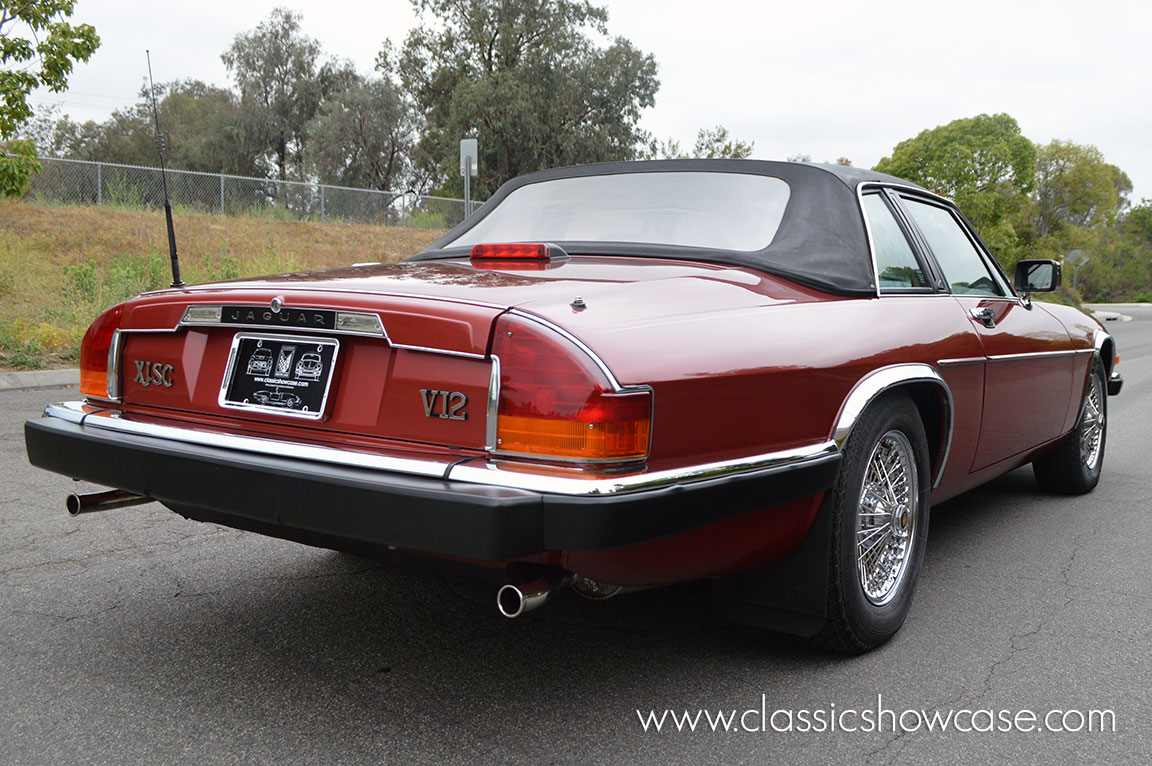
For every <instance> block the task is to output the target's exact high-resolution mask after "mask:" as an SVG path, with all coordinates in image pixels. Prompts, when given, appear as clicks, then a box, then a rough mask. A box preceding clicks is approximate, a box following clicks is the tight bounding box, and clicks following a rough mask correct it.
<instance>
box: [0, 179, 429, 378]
mask: <svg viewBox="0 0 1152 766" xmlns="http://www.w3.org/2000/svg"><path fill="white" fill-rule="evenodd" d="M175 227H176V242H177V247H178V249H179V252H180V267H181V271H182V276H183V278H184V281H186V282H189V283H197V282H209V281H212V280H216V279H232V278H236V277H247V276H257V275H260V274H274V273H281V272H285V271H296V270H302V269H313V268H325V267H331V266H346V265H348V264H351V263H356V262H358V261H382V262H389V261H398V260H400V259H402V258H405V257H407V256H409V255H412V254H413V253H416V252H418V251H419V250H421V249H423V248H424V247H425V246H426V245H428V244H430V243H431V242H433V241H434V240H435V239H436V238H437V237H439V236H440V234H442V233H443V232H440V231H430V230H426V229H407V228H394V227H387V226H368V225H354V224H343V223H313V222H301V221H274V220H265V219H259V218H233V217H226V216H218V215H203V214H195V213H178V214H177V215H176V218H175ZM169 281H171V274H170V272H169V267H168V240H167V234H166V230H165V224H164V214H163V212H162V211H147V210H123V209H113V208H106V207H104V208H98V207H64V206H60V207H57V206H42V205H33V204H25V203H23V202H19V201H13V200H0V370H12V369H41V368H43V367H67V366H74V365H75V363H76V360H77V358H78V354H79V348H80V339H81V338H82V337H83V335H84V330H85V329H87V326H88V324H89V323H90V322H91V321H92V319H93V318H94V317H95V316H96V314H98V313H99V312H100V311H102V310H103V309H104V308H107V307H108V306H110V305H112V304H114V303H116V302H118V301H121V300H124V299H126V298H128V297H131V296H132V295H135V294H137V293H139V292H143V291H145V290H153V289H157V288H160V287H164V286H166V285H167V284H168V282H169Z"/></svg>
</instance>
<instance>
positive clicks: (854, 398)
mask: <svg viewBox="0 0 1152 766" xmlns="http://www.w3.org/2000/svg"><path fill="white" fill-rule="evenodd" d="M908 383H931V384H933V385H935V386H937V387H939V389H940V390H941V391H942V392H943V394H944V409H945V433H944V439H943V445H942V446H941V449H940V460H939V462H938V465H937V467H936V471H935V474H934V476H933V477H932V488H933V489H935V488H936V487H938V486H940V481H941V479H943V478H944V468H945V466H946V465H947V464H948V453H949V452H950V451H951V449H952V431H953V426H954V423H953V409H954V405H953V401H952V390H951V389H950V388H949V387H948V384H947V383H946V382H945V381H944V378H943V377H941V376H940V373H939V372H937V371H936V369H935V368H933V367H931V366H930V365H927V364H919V363H917V364H895V365H892V366H890V367H881V368H880V369H878V370H873V371H872V372H870V373H868V374H867V375H865V376H864V377H863V378H861V379H860V380H859V381H858V382H857V383H856V385H855V386H854V387H853V388H852V391H851V392H850V393H849V394H848V398H847V399H845V400H844V404H843V405H842V406H841V407H840V414H839V415H837V417H836V425H835V427H834V428H833V430H832V442H833V443H834V444H835V445H836V446H837V447H839V448H840V449H844V443H845V442H846V441H847V440H848V436H849V435H850V434H851V433H852V429H853V428H854V427H855V425H856V423H857V421H859V420H860V416H861V415H862V414H863V413H864V410H865V409H867V407H868V405H869V404H871V403H872V402H873V401H874V400H875V399H876V398H877V397H878V396H880V395H881V394H883V393H884V392H885V391H888V390H890V389H893V388H896V387H897V386H902V385H906V384H908Z"/></svg>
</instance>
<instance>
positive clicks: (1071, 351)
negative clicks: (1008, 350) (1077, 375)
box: [988, 348, 1096, 362]
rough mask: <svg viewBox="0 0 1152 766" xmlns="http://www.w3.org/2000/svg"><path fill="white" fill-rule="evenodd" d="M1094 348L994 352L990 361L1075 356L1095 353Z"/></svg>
mask: <svg viewBox="0 0 1152 766" xmlns="http://www.w3.org/2000/svg"><path fill="white" fill-rule="evenodd" d="M1094 353H1096V349H1094V348H1077V349H1065V350H1063V351H1030V352H1027V353H1023V354H993V355H992V356H989V357H988V361H989V362H1010V361H1014V360H1017V359H1043V358H1045V357H1057V356H1075V355H1076V354H1094Z"/></svg>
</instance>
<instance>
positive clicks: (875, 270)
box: [856, 182, 881, 298]
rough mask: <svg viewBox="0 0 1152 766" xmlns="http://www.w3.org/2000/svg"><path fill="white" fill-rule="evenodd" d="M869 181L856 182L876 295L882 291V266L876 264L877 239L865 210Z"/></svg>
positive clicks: (878, 295) (857, 201)
mask: <svg viewBox="0 0 1152 766" xmlns="http://www.w3.org/2000/svg"><path fill="white" fill-rule="evenodd" d="M866 186H868V184H867V183H863V182H862V183H858V184H856V204H857V206H858V207H859V209H860V217H861V218H863V219H864V235H865V236H866V237H867V238H868V256H869V257H870V258H871V259H872V284H873V285H874V286H875V287H876V297H877V298H879V297H880V295H881V293H880V268H879V267H878V266H877V265H876V240H875V239H874V238H873V237H872V222H871V221H869V220H868V213H867V212H866V211H865V210H864V188H865V187H866Z"/></svg>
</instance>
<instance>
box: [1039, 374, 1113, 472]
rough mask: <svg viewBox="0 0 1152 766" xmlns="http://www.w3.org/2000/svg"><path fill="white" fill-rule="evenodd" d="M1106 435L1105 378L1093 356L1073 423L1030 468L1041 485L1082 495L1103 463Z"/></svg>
mask: <svg viewBox="0 0 1152 766" xmlns="http://www.w3.org/2000/svg"><path fill="white" fill-rule="evenodd" d="M1097 437H1098V438H1097ZM1107 437H1108V382H1107V380H1106V379H1105V377H1104V364H1103V363H1102V362H1101V361H1100V357H1099V356H1095V357H1093V359H1092V369H1091V370H1090V371H1089V373H1088V382H1087V385H1085V387H1084V398H1083V399H1082V401H1081V404H1080V417H1079V418H1078V419H1077V420H1076V427H1075V428H1073V429H1072V433H1070V434H1068V437H1067V438H1066V439H1064V441H1063V442H1061V444H1060V446H1059V447H1057V448H1056V449H1055V450H1054V451H1052V452H1049V453H1048V454H1047V455H1045V456H1044V457H1041V458H1037V459H1036V460H1034V461H1032V472H1033V473H1034V474H1035V475H1036V483H1037V484H1039V485H1040V489H1042V490H1044V491H1046V492H1058V493H1060V494H1063V495H1083V494H1084V493H1086V492H1091V491H1092V490H1093V489H1095V488H1096V485H1097V484H1099V483H1100V471H1101V469H1102V468H1103V467H1104V445H1105V443H1106V442H1107Z"/></svg>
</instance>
